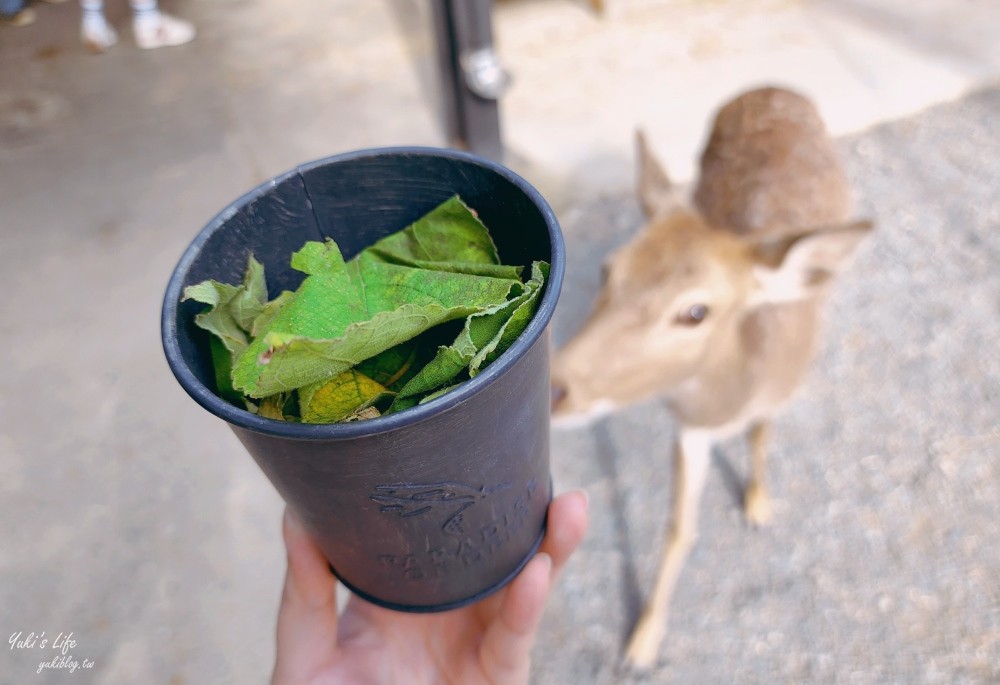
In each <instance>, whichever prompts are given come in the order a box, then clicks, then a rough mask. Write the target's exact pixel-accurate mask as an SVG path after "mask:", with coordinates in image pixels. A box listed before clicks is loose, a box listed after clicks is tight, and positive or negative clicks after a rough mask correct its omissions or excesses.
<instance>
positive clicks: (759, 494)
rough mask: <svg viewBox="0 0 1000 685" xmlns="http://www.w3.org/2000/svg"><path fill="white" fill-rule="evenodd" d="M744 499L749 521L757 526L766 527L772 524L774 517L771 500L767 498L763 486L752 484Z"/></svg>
mask: <svg viewBox="0 0 1000 685" xmlns="http://www.w3.org/2000/svg"><path fill="white" fill-rule="evenodd" d="M743 499H744V503H743V507H744V510H745V512H746V517H747V521H749V522H750V523H751V524H752V525H755V526H766V525H767V524H769V523H770V522H771V518H772V515H773V512H772V510H771V499H770V498H769V497H768V496H767V490H765V489H764V487H763V486H760V485H757V484H753V483H752V484H751V485H750V486H749V487H748V488H747V491H746V494H745V495H744V498H743Z"/></svg>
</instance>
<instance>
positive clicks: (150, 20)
mask: <svg viewBox="0 0 1000 685" xmlns="http://www.w3.org/2000/svg"><path fill="white" fill-rule="evenodd" d="M129 5H130V6H131V7H132V23H133V26H136V27H142V28H146V27H153V26H157V25H158V24H159V23H160V10H159V8H158V7H157V0H129Z"/></svg>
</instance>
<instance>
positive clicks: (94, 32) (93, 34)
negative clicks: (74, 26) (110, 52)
mask: <svg viewBox="0 0 1000 685" xmlns="http://www.w3.org/2000/svg"><path fill="white" fill-rule="evenodd" d="M80 40H81V41H83V45H84V47H86V48H87V50H89V51H90V52H92V53H94V54H95V55H97V54H100V53H102V52H104V51H105V50H107V49H108V48H110V47H111V46H112V45H114V44H115V43H117V42H118V34H117V33H116V32H115V30H114V29H113V28H111V24H109V23H107V22H103V23H98V24H89V23H85V24H83V25H82V26H81V27H80Z"/></svg>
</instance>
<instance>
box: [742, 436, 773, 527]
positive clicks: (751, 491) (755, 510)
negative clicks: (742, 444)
mask: <svg viewBox="0 0 1000 685" xmlns="http://www.w3.org/2000/svg"><path fill="white" fill-rule="evenodd" d="M770 435H771V422H770V421H767V420H764V421H758V422H757V423H755V424H753V426H752V427H751V428H750V481H749V482H748V483H747V489H746V492H745V493H744V494H743V510H744V512H745V513H746V517H747V520H748V521H749V522H750V523H752V524H754V525H757V526H764V525H767V524H768V523H770V522H771V499H770V497H769V496H768V494H767V486H766V484H765V476H766V473H765V471H766V467H767V441H768V438H769V437H770Z"/></svg>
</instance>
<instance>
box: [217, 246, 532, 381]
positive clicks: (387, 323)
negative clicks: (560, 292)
mask: <svg viewBox="0 0 1000 685" xmlns="http://www.w3.org/2000/svg"><path fill="white" fill-rule="evenodd" d="M293 265H295V266H296V268H300V267H301V268H302V270H304V271H306V272H307V273H309V276H308V277H307V278H306V279H305V280H304V281H303V282H302V285H301V286H300V287H299V290H298V291H297V292H296V295H295V298H294V299H293V300H291V301H289V302H288V303H287V304H285V305H284V306H283V307H282V308H281V309H280V311H279V312H278V313H277V314H276V315H275V316H274V317H273V318H272V319H271V320H270V321H269V322H268V324H267V326H265V327H264V330H263V331H262V335H261V336H260V337H258V338H257V339H255V340H254V341H253V342H252V343H251V344H250V345H249V346H248V347H247V348H246V349H245V350H244V351H243V352H242V353H241V354H240V355H239V357H238V358H237V360H236V364H235V366H234V369H233V385H234V387H236V388H237V389H238V390H242V391H243V392H245V393H246V394H248V395H250V396H251V397H265V396H267V395H270V394H273V393H275V392H280V391H282V390H289V389H295V388H300V387H302V386H304V385H308V384H310V383H316V382H318V381H322V380H326V379H329V378H332V377H334V376H336V375H338V374H340V373H343V372H344V371H346V370H347V369H349V368H351V367H353V366H354V365H356V364H358V363H360V362H361V361H364V360H365V359H368V358H370V357H372V356H375V355H377V354H379V353H380V352H383V351H384V350H387V349H389V348H391V347H393V346H395V345H398V344H400V343H402V342H405V341H406V340H409V339H411V338H413V337H415V336H416V335H418V334H420V333H422V332H423V331H426V330H427V329H429V328H431V327H433V326H436V325H438V324H440V323H443V322H445V321H450V320H452V319H456V318H462V317H465V316H468V315H469V314H474V313H477V312H480V311H483V310H485V309H488V308H489V307H492V306H496V305H497V304H502V303H503V302H505V301H506V299H507V296H508V294H509V293H510V292H511V291H512V290H514V288H515V287H516V288H521V284H520V282H519V281H516V280H512V279H502V278H489V277H482V276H471V275H468V274H460V273H451V272H443V271H428V270H424V269H414V268H412V267H407V266H400V265H397V264H389V263H386V262H383V261H381V260H379V259H378V258H377V257H375V256H373V255H371V254H366V253H364V252H362V253H361V254H360V255H359V258H358V259H357V260H352V261H351V263H350V264H347V265H345V264H344V262H343V258H342V257H341V255H340V251H339V249H337V246H336V244H334V243H333V242H332V241H328V242H327V243H326V244H325V246H324V245H323V244H319V243H311V244H307V246H306V247H305V248H303V250H300V251H299V252H297V253H296V255H295V257H293Z"/></svg>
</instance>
